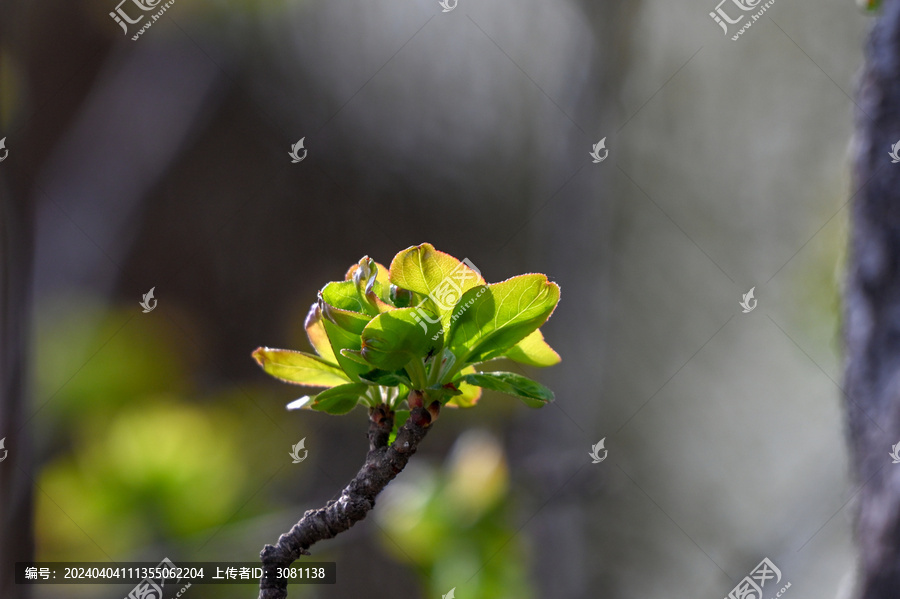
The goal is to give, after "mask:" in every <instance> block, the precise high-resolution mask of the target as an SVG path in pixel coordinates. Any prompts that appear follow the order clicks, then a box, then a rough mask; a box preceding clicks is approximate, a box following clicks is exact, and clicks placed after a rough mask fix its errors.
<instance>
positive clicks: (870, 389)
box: [845, 0, 900, 599]
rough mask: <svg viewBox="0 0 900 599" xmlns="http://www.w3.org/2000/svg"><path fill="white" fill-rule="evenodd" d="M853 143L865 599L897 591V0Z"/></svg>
mask: <svg viewBox="0 0 900 599" xmlns="http://www.w3.org/2000/svg"><path fill="white" fill-rule="evenodd" d="M857 106H858V107H859V111H858V112H857V135H856V144H855V146H856V147H855V150H856V152H855V178H856V186H857V187H858V188H859V192H858V193H857V195H856V197H855V199H854V202H853V212H852V225H853V226H852V239H851V259H850V264H849V276H848V281H847V292H846V298H845V338H846V340H845V345H846V354H847V365H846V384H847V387H846V390H847V397H848V400H847V402H846V408H847V418H848V422H849V429H850V431H849V432H850V449H851V459H852V462H853V466H854V470H855V473H856V478H857V482H858V483H859V484H860V485H861V489H860V492H859V496H858V517H857V522H856V536H857V542H858V544H859V552H860V568H859V578H860V580H859V585H858V587H859V588H858V594H857V597H859V598H860V599H893V598H895V597H897V589H898V588H900V469H898V468H897V467H896V466H892V465H891V462H890V458H889V457H888V455H887V453H888V452H889V451H890V447H891V444H893V443H897V442H898V441H900V318H898V314H900V167H898V166H896V165H893V164H891V160H890V158H889V157H888V151H889V150H890V149H891V147H892V146H893V144H894V143H895V142H896V141H897V138H898V137H900V0H885V1H884V2H883V6H882V15H881V16H880V17H879V19H878V21H877V22H876V23H875V25H874V27H873V29H872V32H871V34H870V36H869V42H868V46H867V49H866V64H865V68H864V70H863V73H862V77H861V80H860V87H859V92H858V100H857Z"/></svg>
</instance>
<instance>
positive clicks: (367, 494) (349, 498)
mask: <svg viewBox="0 0 900 599" xmlns="http://www.w3.org/2000/svg"><path fill="white" fill-rule="evenodd" d="M439 408H440V403H438V402H434V403H433V404H432V405H431V406H429V408H428V409H426V408H423V407H414V408H413V409H412V410H411V412H410V415H409V419H408V420H407V421H406V424H404V425H403V426H402V427H400V430H399V431H398V432H397V438H396V439H395V440H394V443H393V444H392V445H390V446H388V439H389V438H390V435H391V430H392V429H393V427H394V413H393V412H392V411H390V410H389V409H388V408H387V407H386V406H383V405H382V406H379V407H377V408H371V409H370V410H369V433H368V437H369V453H368V455H366V463H365V465H363V467H362V468H360V470H359V472H358V473H357V474H356V476H355V477H354V478H353V480H352V481H350V484H348V485H347V486H346V487H345V488H344V491H343V492H342V493H341V497H340V499H338V500H337V501H329V502H328V503H327V504H326V505H325V507H323V508H319V509H317V510H309V511H307V512H306V513H305V514H303V518H301V519H300V521H299V522H297V524H295V525H294V526H293V527H292V528H291V530H289V531H288V532H286V533H285V534H283V535H281V536H280V537H278V543H277V544H276V545H274V546H272V545H266V546H265V547H264V548H263V550H262V551H261V552H260V554H259V556H260V559H262V564H263V577H262V578H261V579H260V581H259V599H286V597H287V580H286V579H281V580H279V579H278V578H277V576H276V574H277V570H278V568H286V567H288V566H290V565H291V564H292V563H293V562H294V561H295V560H297V559H298V558H299V557H300V556H301V555H309V551H308V549H309V548H310V547H311V546H312V545H313V544H314V543H316V542H317V541H321V540H324V539H331V538H334V537H335V536H337V535H338V534H340V533H342V532H344V531H345V530H348V529H349V528H350V527H351V526H353V525H354V524H356V523H357V522H359V521H360V520H362V519H363V518H365V517H366V514H368V513H369V510H371V509H372V508H373V507H375V498H376V497H377V496H378V494H379V493H381V491H382V490H383V489H384V488H385V487H386V486H387V484H388V483H389V482H391V481H392V480H394V477H396V476H397V475H398V474H399V473H400V471H401V470H403V468H404V467H405V466H406V463H407V462H409V458H410V457H411V456H412V455H413V454H414V453H415V452H416V449H417V448H418V446H419V443H420V442H421V441H422V439H423V438H425V434H426V433H427V432H428V429H429V427H430V425H431V423H432V421H433V418H432V415H435V416H436V415H437V412H438V410H439Z"/></svg>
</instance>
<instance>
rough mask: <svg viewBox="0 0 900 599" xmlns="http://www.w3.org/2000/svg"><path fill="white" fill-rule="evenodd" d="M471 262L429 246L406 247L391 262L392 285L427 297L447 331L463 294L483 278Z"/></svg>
mask: <svg viewBox="0 0 900 599" xmlns="http://www.w3.org/2000/svg"><path fill="white" fill-rule="evenodd" d="M472 266H474V265H472V264H471V263H468V264H466V263H463V262H460V261H459V260H457V259H456V258H454V257H453V256H451V255H450V254H445V253H444V252H439V251H437V250H436V249H434V246H432V245H431V244H430V243H423V244H422V245H418V246H413V247H410V248H407V249H405V250H403V251H402V252H400V253H399V254H397V255H396V256H394V260H393V261H392V262H391V272H390V278H391V283H393V284H394V285H397V286H398V287H402V288H403V289H408V290H409V291H415V292H416V293H419V294H421V295H423V296H427V297H428V298H429V300H430V304H431V305H433V308H434V309H435V310H437V313H438V316H439V317H440V319H441V322H442V324H443V326H444V329H445V330H446V329H447V328H448V326H449V324H450V318H451V317H452V315H453V312H454V308H455V307H456V304H457V302H459V299H460V297H462V294H463V293H465V292H466V291H468V290H469V289H472V288H473V287H475V286H476V285H484V279H483V278H482V277H481V273H480V272H478V270H477V269H474V268H472Z"/></svg>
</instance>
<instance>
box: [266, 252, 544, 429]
mask: <svg viewBox="0 0 900 599" xmlns="http://www.w3.org/2000/svg"><path fill="white" fill-rule="evenodd" d="M558 302H559V287H558V286H557V285H556V284H555V283H552V282H550V281H548V280H547V277H546V276H545V275H542V274H524V275H520V276H517V277H513V278H511V279H508V280H506V281H502V282H500V283H490V284H489V283H486V282H485V280H484V279H483V278H482V276H481V273H480V272H479V271H478V269H477V268H475V267H474V265H473V264H471V262H469V261H468V260H466V261H464V262H461V261H459V260H457V259H456V258H454V257H453V256H450V255H449V254H446V253H443V252H440V251H437V250H435V249H434V247H433V246H432V245H431V244H428V243H425V244H422V245H418V246H413V247H410V248H408V249H405V250H403V251H402V252H400V253H399V254H397V255H396V256H395V257H394V259H393V261H392V262H391V265H390V268H385V267H384V266H382V265H381V264H379V263H377V262H375V261H374V260H372V259H371V258H369V257H368V256H366V257H364V258H362V259H361V260H360V261H359V262H358V263H357V264H354V265H353V266H351V267H350V269H349V270H348V271H347V273H346V275H345V276H344V279H343V280H341V281H333V282H331V283H328V284H327V285H325V286H324V287H323V288H322V289H321V291H319V294H318V301H317V302H316V303H314V304H313V305H312V307H311V308H310V311H309V315H308V316H307V318H306V323H305V327H306V333H307V336H308V337H309V341H310V343H311V344H312V347H313V349H314V350H315V354H311V353H307V352H302V351H294V350H287V349H270V348H267V347H260V348H258V349H257V350H256V351H254V352H253V357H254V358H255V359H256V361H257V362H258V363H259V365H260V366H262V368H263V369H264V370H265V371H266V372H267V373H269V374H270V375H272V376H274V377H276V378H278V379H281V380H283V381H286V382H288V383H293V384H297V385H306V386H310V387H323V388H325V389H324V390H323V391H321V392H319V393H318V394H315V395H309V396H305V397H302V398H300V399H299V400H297V401H295V402H292V403H291V404H289V405H288V408H289V409H294V408H301V407H302V408H308V409H313V410H318V411H322V412H327V413H329V414H345V413H347V412H349V411H351V410H352V409H353V408H354V407H356V406H357V405H358V404H363V405H365V406H369V407H372V408H374V407H378V406H386V407H387V408H388V409H389V410H391V411H396V420H397V423H396V424H397V425H402V423H403V422H402V421H403V420H404V419H405V418H406V417H407V416H408V413H409V412H408V409H410V408H414V407H421V406H423V405H424V406H429V405H432V404H433V403H434V402H439V405H452V406H457V407H470V406H474V405H475V404H476V403H477V401H478V399H479V398H480V396H481V390H482V389H490V390H493V391H499V392H501V393H506V394H509V395H513V396H515V397H518V398H519V399H521V400H522V401H523V402H525V403H526V404H527V405H529V406H532V407H540V406H542V405H544V404H546V403H548V402H550V401H552V400H553V393H552V391H550V390H549V389H547V388H546V387H544V386H543V385H541V384H539V383H537V382H535V381H533V380H531V379H528V378H526V377H524V376H522V375H519V374H516V373H512V372H482V371H480V370H479V367H481V366H483V365H484V363H485V362H488V361H490V360H493V359H495V358H508V359H510V360H514V361H516V362H520V363H522V364H527V365H530V366H552V365H554V364H556V363H558V362H559V361H560V357H559V355H558V354H557V353H556V352H555V351H554V350H553V349H552V348H551V347H550V346H549V345H548V344H547V343H546V341H544V336H543V334H542V333H541V331H540V328H539V327H540V326H541V325H543V324H544V323H545V322H546V321H547V319H548V318H550V315H551V314H552V313H553V310H554V309H555V308H556V305H557V303H558ZM404 402H406V403H407V404H408V405H406V406H403V403H404ZM404 407H405V408H406V409H405V410H404V409H401V408H404Z"/></svg>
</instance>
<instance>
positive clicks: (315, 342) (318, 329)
mask: <svg viewBox="0 0 900 599" xmlns="http://www.w3.org/2000/svg"><path fill="white" fill-rule="evenodd" d="M303 326H304V328H306V336H307V337H309V342H310V343H311V344H312V346H313V349H315V350H316V353H317V354H319V355H320V356H322V359H323V360H325V361H326V362H330V363H331V364H337V363H338V361H337V358H336V357H335V356H334V350H333V349H331V342H330V341H329V340H328V333H326V332H325V325H323V324H322V309H321V308H319V304H318V303H315V304H313V305H312V307H310V309H309V314H307V315H306V322H304V323H303Z"/></svg>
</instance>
